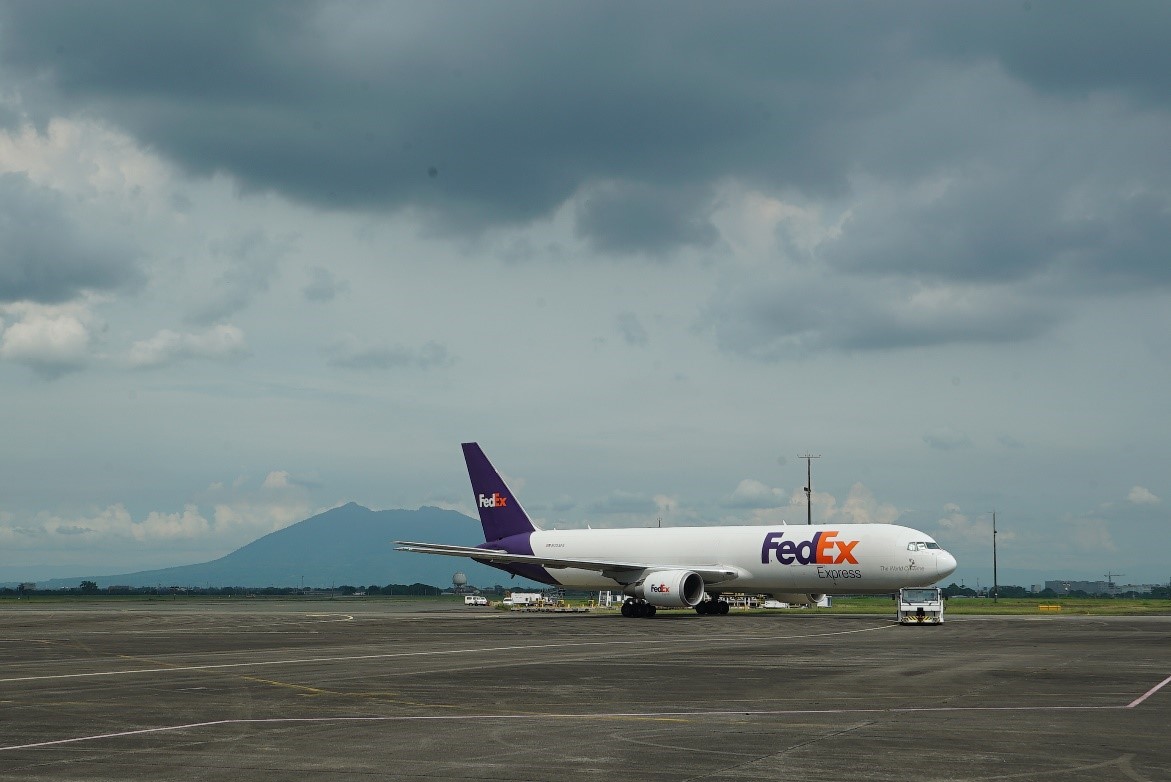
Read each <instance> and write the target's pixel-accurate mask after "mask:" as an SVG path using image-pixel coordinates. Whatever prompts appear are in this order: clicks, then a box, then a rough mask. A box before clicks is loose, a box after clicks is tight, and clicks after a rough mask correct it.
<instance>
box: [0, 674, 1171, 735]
mask: <svg viewBox="0 0 1171 782" xmlns="http://www.w3.org/2000/svg"><path fill="white" fill-rule="evenodd" d="M1168 682H1171V676H1168V677H1167V678H1166V679H1164V680H1163V681H1162V682H1161V683H1160V684H1158V685H1156V686H1155V687H1153V688H1151V689H1150V690H1148V691H1147V692H1146V694H1144V695H1143V696H1142V697H1141V698H1138V699H1136V700H1134V701H1131V702H1130V703H1128V704H1126V705H1125V706H1120V705H1101V706H915V707H891V708H887V709H769V710H763V711H737V710H715V711H660V712H611V713H600V714H431V715H415V716H406V715H398V716H377V715H375V716H364V717H363V716H357V717H259V718H249V717H244V718H234V719H222V720H208V721H206V722H189V723H185V724H182V725H163V726H160V727H154V728H139V729H137V730H123V731H118V732H116V733H100V734H97V735H94V736H77V737H74V738H69V739H53V740H50V741H37V742H33V743H31V744H15V745H12V746H8V747H0V752H12V751H15V750H21V749H38V748H41V747H53V746H59V745H62V744H76V743H78V742H82V741H98V740H100V739H116V738H126V737H128V736H145V735H148V734H151V733H173V732H175V731H180V730H194V729H197V728H214V727H218V726H222V725H296V724H315V723H316V724H321V723H330V722H336V723H347V722H349V723H353V722H444V721H452V720H461V721H477V720H615V719H628V720H640V721H642V720H679V721H686V720H688V719H691V718H695V717H787V716H808V715H811V714H907V713H923V712H960V711H1119V710H1122V709H1133V708H1134V707H1135V706H1137V705H1138V704H1139V703H1142V702H1143V701H1144V700H1146V699H1147V698H1148V697H1149V696H1151V695H1153V694H1154V693H1155V692H1157V691H1158V690H1159V689H1160V688H1161V687H1163V686H1164V685H1165V684H1167V683H1168Z"/></svg>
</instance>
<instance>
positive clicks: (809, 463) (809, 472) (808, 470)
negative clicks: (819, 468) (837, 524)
mask: <svg viewBox="0 0 1171 782" xmlns="http://www.w3.org/2000/svg"><path fill="white" fill-rule="evenodd" d="M797 458H798V459H804V460H805V523H806V524H813V460H814V459H820V458H821V454H812V453H803V454H798V455H797Z"/></svg>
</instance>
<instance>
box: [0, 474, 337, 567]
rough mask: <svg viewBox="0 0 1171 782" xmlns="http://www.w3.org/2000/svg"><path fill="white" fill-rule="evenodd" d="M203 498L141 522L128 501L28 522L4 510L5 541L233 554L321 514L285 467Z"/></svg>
mask: <svg viewBox="0 0 1171 782" xmlns="http://www.w3.org/2000/svg"><path fill="white" fill-rule="evenodd" d="M201 500H202V502H201V503H195V502H193V503H189V504H187V505H185V506H184V508H183V510H181V511H177V512H166V511H150V512H149V513H147V514H146V515H145V516H144V517H141V518H139V519H135V518H134V517H133V516H132V514H131V513H130V511H129V510H128V509H127V508H126V506H125V505H124V504H123V503H114V504H112V505H109V506H107V507H106V508H104V509H102V510H99V511H96V512H93V513H88V514H79V515H72V516H62V515H58V514H54V513H51V512H43V513H39V514H36V516H35V517H34V518H32V519H25V520H21V519H19V518H18V517H17V515H16V514H13V513H10V512H5V513H0V544H3V546H4V548H6V549H14V550H24V551H30V550H37V551H51V550H71V551H88V552H94V553H95V554H97V553H101V552H111V551H118V552H119V553H120V554H126V553H131V554H133V553H134V552H141V553H146V552H156V553H157V552H161V551H172V552H173V553H175V554H176V555H177V556H179V557H180V558H182V557H183V556H184V552H190V551H201V552H206V551H209V550H211V551H218V552H219V554H226V553H228V552H229V551H232V550H234V549H236V548H238V547H239V546H241V545H244V544H246V543H249V542H251V541H253V540H255V539H257V538H259V537H261V536H262V535H265V534H268V533H269V532H274V531H276V530H279V529H282V528H284V527H287V526H289V525H290V524H294V523H296V522H298V521H302V520H303V519H306V518H309V517H310V516H312V515H313V514H314V513H316V512H319V509H315V508H314V507H313V506H312V505H311V504H310V502H309V497H308V492H307V490H305V489H304V488H303V487H302V486H300V485H299V484H298V483H297V481H296V480H295V479H294V478H293V477H292V476H291V475H290V474H289V473H288V472H285V471H283V470H274V471H272V472H270V473H268V475H267V476H266V477H265V479H264V480H263V482H262V483H261V484H260V486H259V487H257V486H256V484H255V483H249V482H248V481H247V480H244V481H240V480H237V481H235V482H234V483H233V484H232V485H231V486H225V485H224V484H223V483H222V482H217V483H215V484H212V485H211V486H210V487H209V488H208V490H207V491H206V492H205V496H204V497H202V498H201ZM201 504H206V505H211V506H212V512H211V513H210V514H208V513H205V512H204V511H203V510H202V509H201V508H200V505H201ZM188 556H189V555H188Z"/></svg>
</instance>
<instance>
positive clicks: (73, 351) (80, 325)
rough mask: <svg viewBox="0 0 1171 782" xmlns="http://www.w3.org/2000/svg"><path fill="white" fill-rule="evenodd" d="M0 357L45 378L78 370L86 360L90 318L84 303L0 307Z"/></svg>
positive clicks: (22, 303) (19, 303)
mask: <svg viewBox="0 0 1171 782" xmlns="http://www.w3.org/2000/svg"><path fill="white" fill-rule="evenodd" d="M0 314H2V315H3V316H4V317H5V318H6V319H9V320H11V321H12V322H11V324H10V325H8V326H7V327H5V324H4V322H2V321H0V330H2V332H3V333H2V334H0V358H2V359H6V360H8V361H14V362H16V363H19V364H24V365H25V366H27V367H29V368H30V369H32V370H33V371H34V372H36V373H37V374H39V375H41V376H42V377H44V378H46V379H53V378H56V377H60V376H61V375H63V374H66V373H67V372H75V371H77V370H79V369H82V368H84V367H85V366H86V364H87V363H88V362H89V360H90V355H89V352H90V344H91V341H92V335H91V332H90V324H91V323H92V321H93V317H92V315H91V314H90V312H89V309H88V308H87V307H86V305H85V304H81V303H74V304H67V305H43V304H34V303H32V302H18V303H15V304H8V305H5V306H2V307H0Z"/></svg>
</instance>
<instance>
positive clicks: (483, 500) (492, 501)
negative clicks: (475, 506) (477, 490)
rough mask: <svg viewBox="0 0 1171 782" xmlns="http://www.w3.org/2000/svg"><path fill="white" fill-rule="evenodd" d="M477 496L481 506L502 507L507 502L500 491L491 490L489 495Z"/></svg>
mask: <svg viewBox="0 0 1171 782" xmlns="http://www.w3.org/2000/svg"><path fill="white" fill-rule="evenodd" d="M477 496H478V497H479V499H480V507H481V508H503V507H504V506H505V505H507V504H508V498H507V497H505V496H504V495H503V494H501V493H500V492H492V496H491V497H485V496H484V495H483V494H479V495H477Z"/></svg>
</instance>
